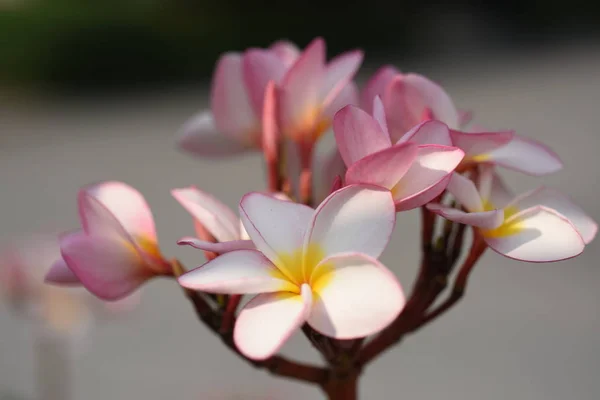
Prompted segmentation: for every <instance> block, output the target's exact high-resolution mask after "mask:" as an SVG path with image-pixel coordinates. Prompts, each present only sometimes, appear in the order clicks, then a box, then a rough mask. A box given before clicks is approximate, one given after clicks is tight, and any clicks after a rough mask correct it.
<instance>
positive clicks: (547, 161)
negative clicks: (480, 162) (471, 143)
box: [487, 136, 563, 176]
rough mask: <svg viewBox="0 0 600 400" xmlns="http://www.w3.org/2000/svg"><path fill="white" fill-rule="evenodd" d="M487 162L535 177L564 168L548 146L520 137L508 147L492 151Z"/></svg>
mask: <svg viewBox="0 0 600 400" xmlns="http://www.w3.org/2000/svg"><path fill="white" fill-rule="evenodd" d="M487 160H488V161H489V162H492V163H494V164H497V165H500V166H502V167H505V168H509V169H512V170H515V171H519V172H523V173H525V174H529V175H534V176H541V175H547V174H552V173H554V172H557V171H559V170H561V169H562V167H563V164H562V161H561V160H560V158H559V157H558V155H557V154H556V153H555V152H554V151H552V150H551V149H550V148H549V147H548V146H546V145H544V144H543V143H540V142H538V141H535V140H533V139H528V138H524V137H520V136H515V137H514V138H513V139H512V140H511V141H510V142H508V143H507V144H506V145H504V146H502V147H498V148H496V149H494V150H492V151H491V152H490V153H489V154H488V155H487Z"/></svg>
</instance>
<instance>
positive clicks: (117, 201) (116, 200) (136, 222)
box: [80, 181, 167, 270]
mask: <svg viewBox="0 0 600 400" xmlns="http://www.w3.org/2000/svg"><path fill="white" fill-rule="evenodd" d="M82 192H83V194H82V195H81V198H80V207H82V209H83V208H85V204H86V203H87V204H93V202H91V201H86V200H85V198H86V197H89V198H93V199H95V200H96V201H98V202H99V203H101V204H102V205H103V206H104V207H106V209H107V210H108V211H109V213H110V214H112V215H113V216H114V218H115V219H116V220H117V221H118V222H119V224H120V225H121V226H122V227H123V229H124V230H125V231H126V232H127V234H128V236H129V237H130V238H131V239H133V242H134V243H135V245H136V247H137V249H138V250H139V251H140V254H141V255H142V256H143V257H144V259H145V260H146V261H147V262H148V264H149V265H151V266H154V267H155V268H156V269H158V270H163V269H165V268H166V267H167V266H166V265H165V261H164V260H163V258H162V256H161V254H160V251H159V249H158V243H157V242H158V239H157V237H156V228H155V227H154V218H153V217H152V212H151V211H150V207H149V206H148V203H146V200H145V199H144V197H143V196H142V195H141V194H140V192H138V191H137V190H135V189H134V188H132V187H131V186H129V185H126V184H125V183H122V182H115V181H112V182H102V183H99V184H96V185H90V186H88V187H87V188H84V189H82ZM95 208H96V209H97V210H96V213H99V214H97V215H98V216H100V215H103V216H102V222H101V223H102V224H107V225H110V226H111V229H114V230H115V231H118V229H117V227H116V226H115V224H114V222H112V221H111V218H110V216H109V215H108V213H105V212H103V211H102V210H100V209H99V207H95ZM82 222H83V219H82ZM84 226H85V225H84ZM102 229H104V228H102ZM84 230H85V228H84ZM86 232H88V233H89V231H86Z"/></svg>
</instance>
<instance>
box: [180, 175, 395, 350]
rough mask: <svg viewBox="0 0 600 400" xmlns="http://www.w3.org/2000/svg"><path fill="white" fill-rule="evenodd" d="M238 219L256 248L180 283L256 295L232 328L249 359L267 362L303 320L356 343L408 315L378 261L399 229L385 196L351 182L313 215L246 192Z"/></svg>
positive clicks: (220, 259) (204, 268) (389, 274)
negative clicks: (397, 317) (402, 314)
mask: <svg viewBox="0 0 600 400" xmlns="http://www.w3.org/2000/svg"><path fill="white" fill-rule="evenodd" d="M240 214H241V216H242V221H243V223H244V226H245V228H246V230H247V231H248V234H249V235H250V237H251V238H252V241H253V242H254V243H255V245H256V248H257V249H258V250H237V251H232V252H229V253H226V254H223V255H221V256H220V257H217V258H215V259H214V260H212V261H210V262H208V263H206V264H205V265H203V266H202V267H200V268H197V269H195V270H193V271H191V272H188V273H187V274H184V275H182V276H181V277H180V278H179V282H180V283H181V285H182V286H184V287H187V288H190V289H195V290H201V291H206V292H214V293H224V294H254V293H260V294H258V295H257V296H256V297H254V298H253V299H252V300H251V301H250V302H249V303H248V304H247V305H246V306H245V307H244V308H243V309H242V311H241V312H240V314H239V317H238V319H237V322H236V325H235V327H234V339H235V343H236V345H237V346H238V348H239V349H240V351H241V352H242V353H243V354H245V355H246V356H248V357H250V358H253V359H265V358H268V357H270V356H271V355H273V354H275V353H276V352H277V351H278V350H279V349H280V348H281V346H282V345H283V344H284V342H285V341H286V340H287V339H288V338H289V337H290V335H291V334H292V333H293V332H294V331H295V330H296V329H297V328H299V327H300V326H301V325H303V324H304V323H305V322H307V323H308V324H309V325H310V326H312V327H313V328H314V329H315V330H317V331H318V332H321V333H322V334H324V335H327V336H330V337H334V338H338V339H352V338H358V337H364V336H367V335H370V334H372V333H374V332H377V331H379V330H381V329H383V328H384V327H385V326H387V325H388V324H389V323H391V322H392V321H393V320H394V319H395V318H396V316H397V315H398V314H399V313H400V311H401V310H402V308H403V306H404V303H405V299H404V295H403V292H402V288H401V287H400V284H399V282H398V281H397V279H396V278H395V276H394V275H393V273H392V272H390V271H389V270H388V269H387V268H386V267H384V266H383V265H382V264H381V263H379V262H378V261H377V257H379V256H380V255H381V253H382V252H383V250H384V248H385V246H386V245H387V243H388V241H389V238H390V235H391V234H392V231H393V229H394V224H395V211H394V202H393V200H392V197H391V196H390V192H389V191H387V190H383V189H380V188H376V187H369V186H362V185H352V186H347V187H345V188H342V189H340V190H338V191H336V192H334V193H333V194H331V195H330V196H329V197H328V198H327V199H325V201H324V202H323V203H321V205H320V206H319V207H318V208H317V209H316V210H313V209H312V208H310V207H307V206H304V205H301V204H297V203H293V202H290V201H284V200H279V199H275V198H274V197H272V196H268V195H264V194H260V193H250V194H247V195H246V196H244V197H243V199H242V201H241V202H240Z"/></svg>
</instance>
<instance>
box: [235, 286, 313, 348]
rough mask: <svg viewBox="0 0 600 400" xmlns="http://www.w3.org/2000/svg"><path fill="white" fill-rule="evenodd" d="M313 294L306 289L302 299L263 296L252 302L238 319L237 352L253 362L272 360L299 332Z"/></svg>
mask: <svg viewBox="0 0 600 400" xmlns="http://www.w3.org/2000/svg"><path fill="white" fill-rule="evenodd" d="M311 303H312V294H311V291H310V289H309V288H308V287H307V286H306V285H303V287H302V293H301V295H298V294H293V293H267V294H260V295H258V296H256V297H255V298H253V299H252V300H250V302H248V304H246V306H245V307H244V308H243V309H242V311H241V312H240V315H239V316H238V319H237V322H236V324H235V328H234V331H233V339H234V340H235V344H236V346H237V347H238V349H239V350H240V351H241V352H242V354H244V355H245V356H246V357H248V358H251V359H253V360H264V359H267V358H269V357H271V356H272V355H273V354H275V353H277V351H278V350H279V349H280V348H281V347H282V346H283V344H284V343H285V341H286V340H287V339H288V338H289V337H290V336H291V335H292V333H294V331H295V330H296V329H298V328H299V327H300V326H301V325H302V324H304V322H305V321H306V318H307V316H308V313H309V312H310V308H311Z"/></svg>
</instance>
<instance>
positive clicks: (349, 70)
mask: <svg viewBox="0 0 600 400" xmlns="http://www.w3.org/2000/svg"><path fill="white" fill-rule="evenodd" d="M362 60H363V52H362V51H360V50H354V51H349V52H347V53H344V54H340V55H339V56H337V57H335V58H334V59H332V60H331V61H330V62H329V63H328V64H327V66H326V68H325V76H324V78H323V82H322V84H321V92H320V104H322V105H323V106H326V105H327V104H329V103H331V102H333V101H334V99H335V98H336V97H337V96H338V95H339V94H340V92H341V91H342V90H343V89H344V87H346V85H348V84H349V83H350V81H351V80H352V78H354V75H356V72H357V71H358V69H359V67H360V64H361V63H362Z"/></svg>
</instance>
